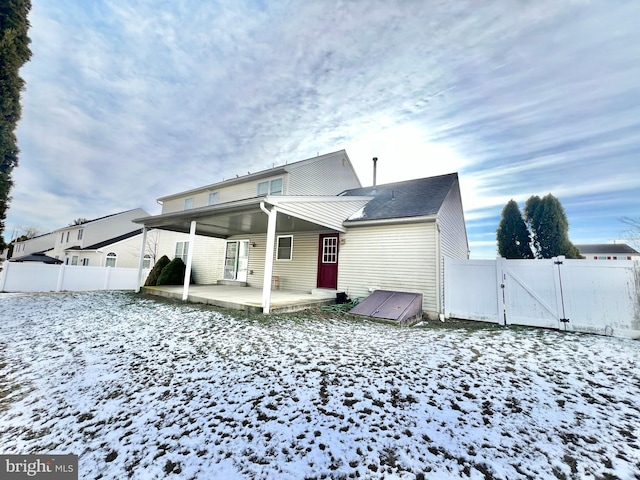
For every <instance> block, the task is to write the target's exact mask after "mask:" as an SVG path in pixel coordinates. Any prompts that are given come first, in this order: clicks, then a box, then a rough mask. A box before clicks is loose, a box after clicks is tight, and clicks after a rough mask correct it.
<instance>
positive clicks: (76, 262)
mask: <svg viewBox="0 0 640 480" xmlns="http://www.w3.org/2000/svg"><path fill="white" fill-rule="evenodd" d="M71 265H78V256H77V255H74V256H73V257H71Z"/></svg>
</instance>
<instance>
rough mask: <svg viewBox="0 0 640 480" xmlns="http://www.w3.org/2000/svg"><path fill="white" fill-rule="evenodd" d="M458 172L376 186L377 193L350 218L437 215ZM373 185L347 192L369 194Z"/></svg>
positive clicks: (369, 218)
mask: <svg viewBox="0 0 640 480" xmlns="http://www.w3.org/2000/svg"><path fill="white" fill-rule="evenodd" d="M457 179H458V174H457V173H450V174H447V175H439V176H437V177H427V178H419V179H415V180H407V181H404V182H395V183H388V184H385V185H378V186H376V189H375V190H376V193H375V197H374V198H373V199H372V200H371V201H370V202H369V203H367V205H366V206H365V207H364V208H363V209H362V210H361V211H360V212H357V214H354V215H353V216H352V217H351V218H349V219H348V220H347V222H357V221H368V220H388V219H395V218H410V217H424V216H430V215H437V214H438V212H439V211H440V207H441V206H442V204H443V202H444V200H445V198H446V196H447V194H448V193H449V191H450V190H451V188H452V186H453V185H454V184H455V183H456V182H457ZM372 190H373V187H365V188H355V189H352V190H346V191H345V192H342V193H341V194H340V195H343V196H351V195H356V196H366V195H371V194H372Z"/></svg>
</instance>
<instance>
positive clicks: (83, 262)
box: [82, 258, 89, 267]
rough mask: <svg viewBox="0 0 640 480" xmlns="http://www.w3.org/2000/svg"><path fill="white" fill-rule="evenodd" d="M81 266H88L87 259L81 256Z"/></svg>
mask: <svg viewBox="0 0 640 480" xmlns="http://www.w3.org/2000/svg"><path fill="white" fill-rule="evenodd" d="M82 266H83V267H88V266H89V259H88V258H83V259H82Z"/></svg>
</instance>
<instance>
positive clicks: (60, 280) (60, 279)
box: [56, 263, 65, 292]
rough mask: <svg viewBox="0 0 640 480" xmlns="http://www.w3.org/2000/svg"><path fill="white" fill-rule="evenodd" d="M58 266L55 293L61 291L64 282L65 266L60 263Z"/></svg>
mask: <svg viewBox="0 0 640 480" xmlns="http://www.w3.org/2000/svg"><path fill="white" fill-rule="evenodd" d="M59 266H60V271H59V272H58V284H57V285H56V292H59V291H61V290H62V287H63V282H64V268H65V264H64V263H61V264H60V265H59Z"/></svg>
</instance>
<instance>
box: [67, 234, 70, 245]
mask: <svg viewBox="0 0 640 480" xmlns="http://www.w3.org/2000/svg"><path fill="white" fill-rule="evenodd" d="M70 233H71V232H67V243H69V234H70Z"/></svg>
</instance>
